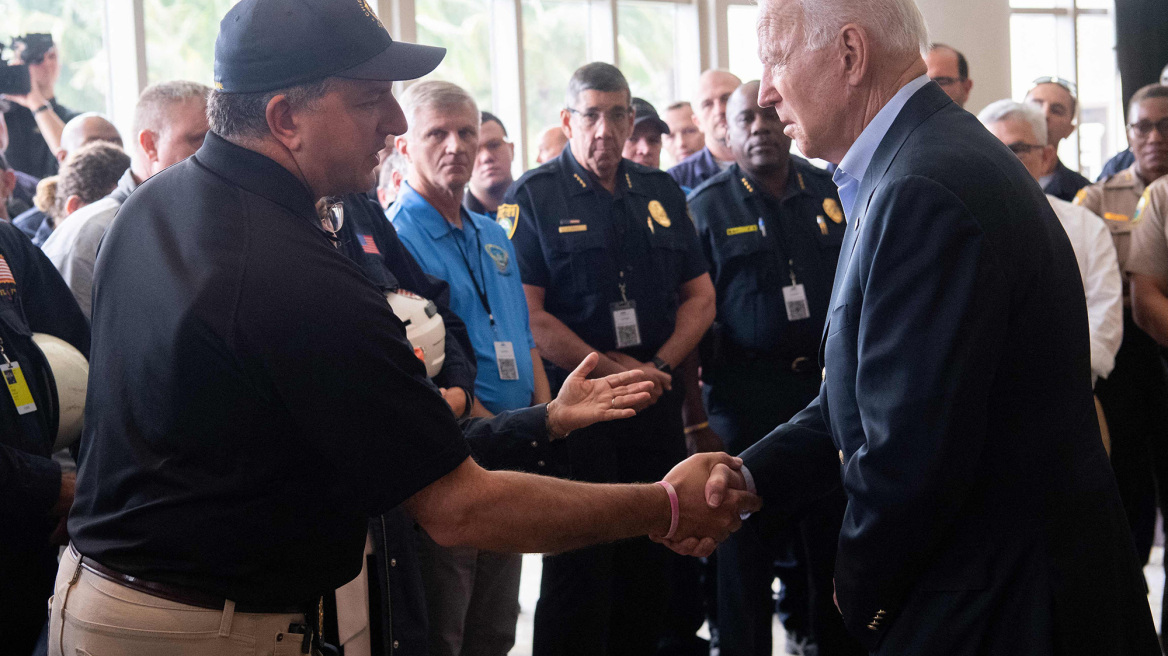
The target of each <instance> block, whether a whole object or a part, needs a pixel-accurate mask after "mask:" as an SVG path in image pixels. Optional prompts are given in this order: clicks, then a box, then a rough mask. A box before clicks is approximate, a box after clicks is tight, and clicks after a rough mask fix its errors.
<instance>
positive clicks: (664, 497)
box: [406, 353, 762, 556]
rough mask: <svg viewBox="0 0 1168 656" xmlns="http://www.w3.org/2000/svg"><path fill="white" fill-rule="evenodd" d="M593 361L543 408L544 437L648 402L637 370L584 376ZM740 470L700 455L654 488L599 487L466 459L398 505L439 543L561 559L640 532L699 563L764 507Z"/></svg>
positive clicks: (718, 457)
mask: <svg viewBox="0 0 1168 656" xmlns="http://www.w3.org/2000/svg"><path fill="white" fill-rule="evenodd" d="M597 361H598V356H597V354H595V353H592V354H590V355H589V356H588V357H586V358H585V359H584V361H583V362H581V363H580V365H579V366H578V367H577V368H576V370H575V371H573V372H572V373H571V374H570V375H569V376H568V378H567V379H566V380H565V381H564V384H563V386H562V387H561V389H560V392H559V394H558V395H557V396H556V398H555V399H554V400H553V401H552V402H551V403H549V404H548V407H547V413H548V414H547V426H548V432H549V434H550V435H551V436H557V435H566V434H568V433H570V432H572V431H574V430H578V429H581V428H584V427H586V426H590V425H592V424H594V423H597V422H600V421H612V420H619V419H627V418H630V417H632V416H634V415H635V414H636V413H637V411H639V410H641V409H643V408H645V407H647V406H648V405H649V404H650V403H651V402H652V399H651V390H652V389H653V383H652V382H650V381H649V380H648V379H647V376H646V374H645V373H644V372H643V371H640V370H633V371H625V372H622V373H618V374H613V375H611V376H605V377H602V378H589V377H588V375H589V374H590V373H591V372H592V370H593V369H594V368H595V367H596V363H597ZM741 467H742V461H741V460H740V459H738V458H734V457H731V456H730V455H728V454H726V453H699V454H696V455H693V456H691V457H689V458H688V459H686V460H684V461H682V462H681V463H679V464H678V465H677V466H675V467H674V468H673V469H672V470H671V471H670V472H669V473H668V474H667V475H666V476H665V478H664V479H663V480H662V481H659V482H657V483H644V484H605V483H580V482H576V481H569V480H562V479H556V478H549V477H545V476H537V475H533V474H525V473H519V472H510V471H487V470H485V469H483V468H481V467H479V466H478V465H477V464H475V462H474V461H473V460H472V459H470V458H467V459H466V460H465V461H463V462H462V464H461V465H459V466H458V467H456V468H455V469H454V471H452V472H450V473H449V474H447V475H446V476H444V477H442V478H440V479H438V480H437V481H435V482H434V483H432V484H430V485H429V486H427V487H426V488H424V489H422V490H421V491H419V492H418V493H416V494H415V495H414V496H413V497H411V498H410V499H409V500H408V501H407V502H406V508H407V510H408V511H409V512H410V513H411V514H412V515H413V516H414V518H415V520H416V521H417V522H418V523H419V524H420V525H421V526H422V527H423V528H425V529H426V531H427V532H428V533H429V534H430V536H431V537H432V538H434V540H435V541H436V542H438V543H439V544H442V545H444V546H452V545H465V546H473V547H476V548H479V549H488V550H491V551H503V552H507V551H510V552H559V551H567V550H571V549H577V548H580V547H584V546H588V545H591V544H597V543H601V542H609V541H613V540H621V539H625V538H632V537H637V536H641V535H648V536H649V537H650V538H652V539H653V540H654V541H656V542H660V543H662V544H665V545H666V546H668V547H669V548H670V549H673V550H674V551H676V552H678V553H681V554H683V555H693V556H707V555H709V554H710V553H712V552H713V551H714V549H715V548H716V547H717V545H718V543H720V542H721V541H723V540H725V539H726V538H727V537H728V536H729V535H730V534H731V533H733V532H734V531H736V530H738V528H739V527H741V526H742V516H743V515H744V514H748V513H751V512H755V511H757V510H759V509H760V508H761V507H762V500H761V499H760V498H759V497H758V496H756V495H755V494H753V493H751V492H749V491H747V487H748V486H747V482H746V479H745V477H744V475H743V472H742V471H741Z"/></svg>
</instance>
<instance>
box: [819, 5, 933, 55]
mask: <svg viewBox="0 0 1168 656" xmlns="http://www.w3.org/2000/svg"><path fill="white" fill-rule="evenodd" d="M799 4H800V5H801V7H802V9H803V34H804V45H805V47H806V48H807V49H808V50H819V49H820V48H823V47H825V46H826V45H827V44H829V43H831V42H832V41H833V40H834V39H835V38H836V36H837V35H838V34H839V31H840V28H842V27H843V26H844V25H847V24H848V23H855V24H857V25H862V26H864V27H865V28H867V29H868V31H869V33H870V34H871V35H872V37H873V39H874V40H875V41H876V43H877V44H879V45H880V46H883V47H884V48H886V49H888V50H889V51H891V52H896V53H901V52H905V53H907V52H920V53H923V52H926V51H927V50H928V49H929V28H928V26H926V25H925V17H924V16H922V15H921V10H920V9H919V8H917V5H916V2H914V1H913V0H799Z"/></svg>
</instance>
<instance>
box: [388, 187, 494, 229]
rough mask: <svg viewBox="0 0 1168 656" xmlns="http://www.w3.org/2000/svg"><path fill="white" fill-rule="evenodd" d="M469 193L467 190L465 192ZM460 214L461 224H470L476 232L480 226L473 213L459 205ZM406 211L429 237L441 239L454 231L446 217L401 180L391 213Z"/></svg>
mask: <svg viewBox="0 0 1168 656" xmlns="http://www.w3.org/2000/svg"><path fill="white" fill-rule="evenodd" d="M466 193H467V194H468V195H469V192H466ZM458 211H459V212H460V213H461V214H462V224H463V225H464V226H465V225H467V224H470V226H471V228H472V229H473V230H475V231H476V232H477V231H478V230H479V228H480V226H479V225H478V224H477V223H476V222H475V216H476V215H475V214H474V213H473V212H469V211H467V209H466V207H465V206H461V205H460V206H459V210H458ZM402 212H405V213H408V214H409V215H410V216H412V217H415V218H414V220H415V221H417V223H418V225H419V226H421V227H422V228H424V229H425V230H426V233H427V234H428V235H430V238H431V239H441V238H442V237H445V236H446V235H448V234H450V233H452V232H454V230H455V228H454V226H453V225H451V224H450V222H449V221H447V220H446V217H444V216H442V214H441V213H440V212H439V211H438V210H437V209H435V208H434V206H433V205H431V204H430V201H428V200H426V199H425V198H423V197H422V194H419V193H418V191H417V190H416V189H414V188H413V187H411V186H410V183H409V182H402V185H401V190H400V191H399V192H398V194H397V202H396V203H394V207H393V213H394V215H395V216H396V215H397V214H399V213H402Z"/></svg>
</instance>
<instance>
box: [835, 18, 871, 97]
mask: <svg viewBox="0 0 1168 656" xmlns="http://www.w3.org/2000/svg"><path fill="white" fill-rule="evenodd" d="M836 43H837V44H838V47H839V56H840V59H841V60H842V62H841V63H842V64H843V70H844V75H845V76H846V77H847V80H848V84H850V85H851V86H859V85H860V83H861V82H862V81H863V80H864V78H865V76H866V75H867V73H868V66H869V64H870V63H871V62H870V59H871V54H872V50H871V48H872V42H871V40H869V38H868V33H867V32H866V31H864V28H862V27H860V26H859V25H856V24H855V23H848V24H847V25H844V26H843V27H841V28H840V31H839V36H837V37H836Z"/></svg>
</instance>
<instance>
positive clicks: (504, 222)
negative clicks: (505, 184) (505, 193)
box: [495, 203, 519, 239]
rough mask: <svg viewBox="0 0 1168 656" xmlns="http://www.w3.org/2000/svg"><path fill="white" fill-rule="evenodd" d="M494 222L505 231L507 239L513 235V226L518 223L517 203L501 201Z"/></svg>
mask: <svg viewBox="0 0 1168 656" xmlns="http://www.w3.org/2000/svg"><path fill="white" fill-rule="evenodd" d="M495 222H496V223H498V224H499V227H501V228H503V231H504V232H506V233H507V239H510V238H511V237H513V236H514V235H515V228H516V226H518V225H519V205H518V204H516V203H503V204H501V205H499V207H498V209H497V210H496V214H495Z"/></svg>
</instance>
